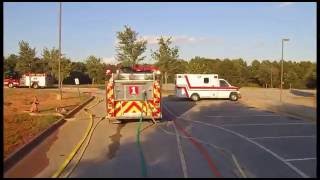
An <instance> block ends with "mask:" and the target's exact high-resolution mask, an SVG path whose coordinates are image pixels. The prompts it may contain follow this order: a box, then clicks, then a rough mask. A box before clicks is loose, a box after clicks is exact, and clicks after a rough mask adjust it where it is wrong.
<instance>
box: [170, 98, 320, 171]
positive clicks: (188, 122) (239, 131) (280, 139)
mask: <svg viewBox="0 0 320 180" xmlns="http://www.w3.org/2000/svg"><path fill="white" fill-rule="evenodd" d="M187 102H188V101H186V103H187ZM174 104H175V102H174V101H173V102H171V103H167V104H166V105H167V107H168V108H166V111H165V112H166V114H169V116H174V117H177V119H176V121H178V122H181V123H182V124H184V126H186V127H189V131H190V133H191V134H192V135H193V136H194V137H196V138H199V139H201V140H203V141H205V142H208V143H212V144H217V145H219V146H221V147H224V148H226V149H229V150H230V151H232V152H233V153H234V154H235V156H236V157H237V159H238V160H239V163H240V164H241V166H242V168H243V169H244V172H246V174H247V176H249V177H316V138H317V137H316V124H315V123H312V122H308V121H304V120H300V119H295V118H291V117H285V116H280V115H278V114H274V113H272V112H268V111H261V110H258V109H255V108H252V107H247V106H244V105H242V104H241V103H239V102H231V101H225V100H215V101H212V100H204V101H199V102H197V105H196V106H195V107H193V109H191V110H189V111H188V113H183V112H179V111H177V110H176V109H177V108H174V106H175V105H174ZM175 110H176V111H175Z"/></svg>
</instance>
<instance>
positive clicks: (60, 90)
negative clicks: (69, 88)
mask: <svg viewBox="0 0 320 180" xmlns="http://www.w3.org/2000/svg"><path fill="white" fill-rule="evenodd" d="M61 9H62V2H60V8H59V92H60V99H62V89H61V88H62V87H61Z"/></svg>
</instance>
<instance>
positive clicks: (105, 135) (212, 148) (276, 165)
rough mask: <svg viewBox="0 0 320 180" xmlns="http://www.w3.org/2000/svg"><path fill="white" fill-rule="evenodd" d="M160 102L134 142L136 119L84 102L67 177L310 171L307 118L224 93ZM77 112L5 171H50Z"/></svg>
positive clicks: (69, 142)
mask: <svg viewBox="0 0 320 180" xmlns="http://www.w3.org/2000/svg"><path fill="white" fill-rule="evenodd" d="M95 95H96V96H98V97H103V96H104V91H103V90H101V91H100V90H99V91H97V92H96V94H95ZM92 104H95V102H92V103H91V104H90V105H88V106H91V105H92ZM162 108H163V109H162V112H163V120H162V121H161V122H159V123H158V124H156V125H153V124H152V123H151V122H150V121H144V122H143V123H142V132H141V146H140V149H139V147H138V146H137V134H136V133H137V127H138V122H137V121H129V122H126V123H123V124H111V123H108V121H107V120H103V121H100V120H99V119H100V118H101V117H103V116H105V103H100V104H98V105H97V106H95V107H94V108H92V112H93V113H94V114H95V116H96V118H95V120H94V125H93V126H94V127H96V129H95V131H94V133H93V134H92V137H91V139H90V141H89V143H88V147H87V148H86V149H85V153H84V154H83V156H81V157H80V156H79V155H78V154H79V153H78V154H77V155H76V156H75V157H74V159H73V160H72V161H71V162H70V164H69V165H68V167H67V168H66V169H65V171H66V172H70V169H72V168H73V167H74V170H73V171H72V173H70V176H69V177H115V178H118V177H137V178H138V177H156V178H158V177H171V178H174V177H189V178H190V177H191V178H192V177H200V178H201V177H225V178H230V177H235V178H237V177H259V178H260V177H272V178H276V177H282V178H283V177H298V178H299V177H316V138H317V137H316V131H317V130H316V124H315V123H312V122H309V121H304V120H300V119H294V118H290V117H285V116H281V115H278V114H274V113H272V112H268V111H262V110H258V109H256V108H252V107H247V106H245V105H243V104H241V103H240V102H231V101H229V100H201V101H198V102H196V103H195V102H192V101H189V100H184V99H176V98H173V97H163V99H162ZM85 117H86V114H85V113H84V112H82V111H80V112H79V113H78V114H77V115H76V116H75V117H74V118H72V119H69V120H68V121H67V122H66V123H65V125H63V126H62V127H61V128H59V130H58V131H57V133H54V134H53V135H52V137H49V138H48V140H47V142H46V141H45V142H43V143H42V144H40V145H39V146H38V147H37V148H36V149H35V150H34V151H33V152H31V153H30V154H29V155H27V156H26V157H25V158H23V159H22V160H21V162H19V163H18V164H17V165H16V166H14V167H13V168H12V169H10V171H9V172H7V173H6V174H5V177H51V176H52V174H53V173H54V172H55V171H56V170H57V169H58V168H59V167H60V165H61V164H62V163H63V161H64V159H65V158H66V157H67V156H68V154H70V153H71V151H72V148H73V147H74V146H75V144H77V143H78V141H79V140H80V139H81V137H82V136H83V133H84V131H85V129H86V128H87V124H88V122H89V120H88V119H86V118H85ZM100 122H101V123H100ZM75 127H77V128H76V129H75ZM66 135H68V137H69V136H70V138H71V139H70V138H66ZM52 139H54V140H52ZM42 149H44V150H42ZM82 150H83V147H82V148H81V149H80V150H79V152H81V151H82ZM40 151H41V154H42V156H41V157H42V159H40V158H39V152H40ZM42 151H43V152H42ZM141 152H142V153H141ZM35 159H37V161H39V162H46V163H42V165H39V164H35V163H34V160H35ZM78 160H79V161H78ZM23 169H24V171H22V170H23ZM25 169H29V171H25ZM32 169H35V170H34V173H30V172H31V171H32ZM143 171H145V172H143ZM144 173H145V174H144ZM64 174H66V173H63V175H64ZM62 177H63V176H62Z"/></svg>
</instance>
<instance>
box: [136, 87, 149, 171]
mask: <svg viewBox="0 0 320 180" xmlns="http://www.w3.org/2000/svg"><path fill="white" fill-rule="evenodd" d="M143 100H144V102H145V101H146V92H144V93H143ZM143 106H144V103H142V110H141V116H140V120H139V125H138V128H137V136H136V137H137V138H136V143H137V146H138V150H139V155H140V164H141V174H142V176H143V177H147V165H146V161H145V158H144V155H143V151H142V147H141V144H140V129H141V125H142V116H143Z"/></svg>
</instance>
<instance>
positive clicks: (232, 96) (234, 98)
mask: <svg viewBox="0 0 320 180" xmlns="http://www.w3.org/2000/svg"><path fill="white" fill-rule="evenodd" d="M238 98H239V97H238V94H237V93H231V94H230V97H229V99H230V100H231V101H237V100H238Z"/></svg>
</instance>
